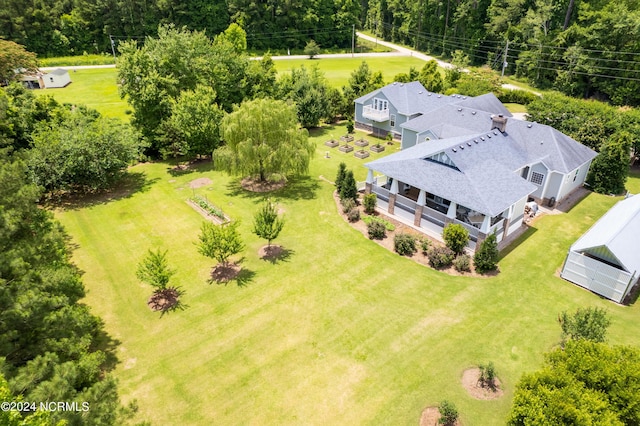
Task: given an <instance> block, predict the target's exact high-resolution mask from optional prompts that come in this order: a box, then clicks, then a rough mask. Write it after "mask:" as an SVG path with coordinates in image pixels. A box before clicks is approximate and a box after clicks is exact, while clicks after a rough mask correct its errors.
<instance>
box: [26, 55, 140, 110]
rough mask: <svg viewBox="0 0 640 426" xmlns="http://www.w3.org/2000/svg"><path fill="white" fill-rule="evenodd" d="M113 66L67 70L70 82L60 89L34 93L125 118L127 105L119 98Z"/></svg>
mask: <svg viewBox="0 0 640 426" xmlns="http://www.w3.org/2000/svg"><path fill="white" fill-rule="evenodd" d="M116 73H117V72H116V69H115V68H97V69H79V70H75V71H69V75H70V76H71V84H69V85H68V86H67V87H64V88H60V89H46V90H35V91H34V93H36V94H38V95H41V96H44V95H51V96H53V98H54V99H55V100H57V101H58V102H60V103H70V104H84V105H87V106H88V107H91V108H95V109H96V110H98V111H99V112H100V113H101V114H103V115H105V116H107V117H118V118H122V119H125V120H127V119H128V118H127V117H128V115H126V114H125V111H126V110H127V108H128V107H129V106H128V105H127V103H126V102H125V101H124V100H122V99H120V96H119V95H118V86H117V84H116V75H117V74H116Z"/></svg>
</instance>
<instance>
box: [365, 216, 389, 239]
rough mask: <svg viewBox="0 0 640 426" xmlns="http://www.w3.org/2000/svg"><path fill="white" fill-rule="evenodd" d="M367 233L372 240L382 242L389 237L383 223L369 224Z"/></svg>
mask: <svg viewBox="0 0 640 426" xmlns="http://www.w3.org/2000/svg"><path fill="white" fill-rule="evenodd" d="M367 233H368V234H369V239H371V240H381V239H383V238H384V237H385V236H386V235H387V229H386V228H385V226H384V224H383V223H382V222H379V221H377V220H372V221H371V222H369V223H368V224H367Z"/></svg>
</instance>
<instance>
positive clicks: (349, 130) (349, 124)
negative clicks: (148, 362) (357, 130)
mask: <svg viewBox="0 0 640 426" xmlns="http://www.w3.org/2000/svg"><path fill="white" fill-rule="evenodd" d="M353 129H354V126H353V120H352V119H349V121H347V134H348V135H349V134H351V133H353Z"/></svg>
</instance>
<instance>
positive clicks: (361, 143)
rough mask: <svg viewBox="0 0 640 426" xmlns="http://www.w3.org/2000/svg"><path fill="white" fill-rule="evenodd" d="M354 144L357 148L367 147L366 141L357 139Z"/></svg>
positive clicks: (367, 142)
mask: <svg viewBox="0 0 640 426" xmlns="http://www.w3.org/2000/svg"><path fill="white" fill-rule="evenodd" d="M354 144H356V145H357V146H367V145H369V141H368V140H366V139H358V140H357V141H355V142H354Z"/></svg>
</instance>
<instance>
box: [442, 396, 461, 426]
mask: <svg viewBox="0 0 640 426" xmlns="http://www.w3.org/2000/svg"><path fill="white" fill-rule="evenodd" d="M438 411H439V412H440V420H438V423H439V424H441V425H445V426H452V425H454V424H455V423H456V422H457V421H458V409H457V408H456V406H455V404H454V403H453V402H450V401H447V400H444V401H442V402H441V403H440V405H438Z"/></svg>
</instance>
